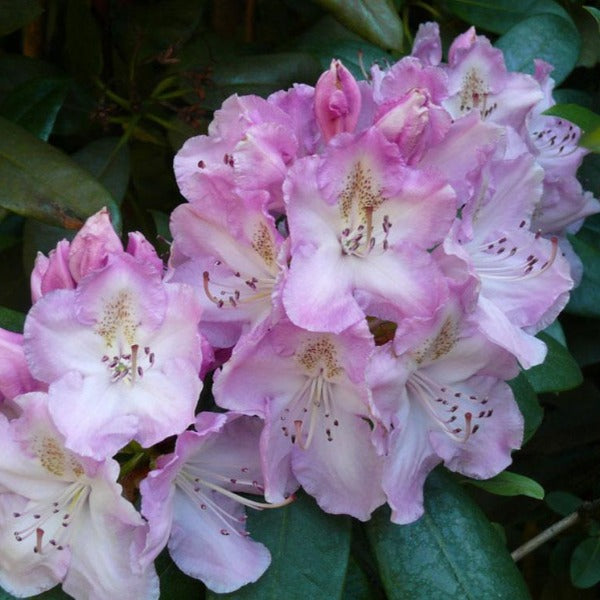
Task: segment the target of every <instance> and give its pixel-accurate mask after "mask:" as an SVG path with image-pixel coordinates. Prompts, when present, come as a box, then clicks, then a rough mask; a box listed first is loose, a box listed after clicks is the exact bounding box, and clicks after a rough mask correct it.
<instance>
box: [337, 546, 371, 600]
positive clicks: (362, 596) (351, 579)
mask: <svg viewBox="0 0 600 600" xmlns="http://www.w3.org/2000/svg"><path fill="white" fill-rule="evenodd" d="M340 597H341V598H343V599H344V600H373V590H372V589H371V585H370V584H369V579H368V578H367V575H366V574H365V572H364V571H363V570H362V569H361V568H360V565H359V564H358V562H357V561H356V559H355V558H354V557H353V556H352V555H350V558H349V559H348V570H347V571H346V581H345V582H344V591H343V592H342V595H341V596H340Z"/></svg>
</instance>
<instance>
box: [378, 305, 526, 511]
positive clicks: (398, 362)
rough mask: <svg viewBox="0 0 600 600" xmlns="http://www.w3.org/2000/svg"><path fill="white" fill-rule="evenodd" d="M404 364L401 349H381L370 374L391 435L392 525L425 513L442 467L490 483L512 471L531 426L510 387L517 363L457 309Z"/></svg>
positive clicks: (448, 311) (386, 482)
mask: <svg viewBox="0 0 600 600" xmlns="http://www.w3.org/2000/svg"><path fill="white" fill-rule="evenodd" d="M432 325H433V326H431V327H430V328H428V329H425V330H424V331H423V339H424V341H423V342H422V343H421V344H420V345H416V346H414V347H413V349H412V350H411V351H409V352H407V353H405V354H403V355H401V356H396V354H395V353H394V351H393V342H390V343H388V344H386V345H384V346H380V347H378V348H377V351H376V353H375V355H374V357H373V360H372V362H371V364H370V367H369V377H368V378H369V382H370V384H371V386H372V392H373V402H374V404H375V407H376V409H377V412H378V414H379V415H380V418H381V420H382V422H383V424H384V426H385V427H386V428H387V429H388V431H389V436H388V439H387V452H386V456H385V464H384V472H383V487H384V489H385V492H386V494H387V498H388V503H389V504H390V506H391V508H392V521H394V522H396V523H410V522H412V521H414V520H416V519H418V518H419V517H420V516H421V515H422V513H423V484H424V482H425V479H426V477H427V474H428V473H429V472H430V471H431V470H432V469H433V468H434V467H435V465H437V464H438V463H439V462H442V461H443V462H444V464H445V465H446V466H447V467H448V468H449V469H451V470H453V471H458V472H460V473H463V474H465V475H468V476H469V477H474V478H476V479H485V478H488V477H492V476H493V475H496V474H497V473H499V472H500V471H502V470H503V469H505V468H506V467H507V466H508V465H509V464H510V461H511V458H510V452H511V450H513V449H516V448H518V447H519V446H520V444H521V440H522V436H523V418H522V416H521V414H520V412H519V409H518V407H517V405H516V403H515V401H514V399H513V396H512V392H511V390H510V388H509V387H508V385H507V384H505V383H504V381H503V380H504V379H509V378H512V377H514V376H515V375H516V372H517V369H516V363H515V360H514V358H513V357H512V356H511V355H510V354H509V353H507V352H505V351H504V350H502V349H500V348H499V347H497V346H494V345H493V344H491V343H490V342H489V341H488V340H487V339H486V338H485V337H484V336H482V335H481V334H480V333H478V331H477V328H476V326H474V324H473V323H469V322H465V321H464V320H463V318H462V315H461V314H460V312H459V311H458V310H457V309H456V308H454V307H453V306H452V304H451V305H450V307H447V308H445V309H444V310H440V311H439V314H438V315H437V317H436V319H435V323H434V324H432Z"/></svg>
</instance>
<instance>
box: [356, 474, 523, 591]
mask: <svg viewBox="0 0 600 600" xmlns="http://www.w3.org/2000/svg"><path fill="white" fill-rule="evenodd" d="M389 514H390V513H389V510H388V509H387V508H383V509H379V510H378V511H377V512H376V513H375V515H374V517H373V518H372V519H371V521H370V522H369V523H367V525H366V527H367V531H368V533H369V538H370V541H371V544H372V546H373V549H374V551H375V554H376V556H377V562H378V564H379V570H380V574H381V579H382V581H383V585H384V587H385V590H386V593H387V595H388V598H389V599H390V600H447V599H448V598H462V599H465V600H480V599H481V598H495V599H497V600H501V599H504V600H522V599H526V598H529V594H528V592H527V588H526V587H525V583H524V582H523V579H522V577H521V575H520V573H519V571H518V570H517V568H516V566H515V564H514V562H513V561H512V559H511V557H510V554H509V553H508V551H507V550H506V548H505V547H504V545H503V544H502V541H501V539H500V536H498V534H497V533H496V531H495V530H494V528H493V527H492V525H491V524H490V522H489V521H488V519H487V518H486V517H485V515H484V514H483V513H482V511H481V509H480V508H479V507H478V506H477V505H476V504H475V503H474V502H473V501H472V500H471V498H469V496H468V495H467V493H466V492H465V491H464V490H463V489H461V486H460V485H458V484H457V483H456V482H455V481H454V480H453V479H452V478H451V477H450V476H449V475H448V474H447V473H444V472H443V471H440V470H436V471H434V472H433V473H432V474H431V475H430V476H429V478H428V479H427V483H426V485H425V515H424V516H423V517H422V518H421V519H419V520H418V521H417V522H416V523H412V524H410V525H395V524H393V523H391V522H390V521H389Z"/></svg>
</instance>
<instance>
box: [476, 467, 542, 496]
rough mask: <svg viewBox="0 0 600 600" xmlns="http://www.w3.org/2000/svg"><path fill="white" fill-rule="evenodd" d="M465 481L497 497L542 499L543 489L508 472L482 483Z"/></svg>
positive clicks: (533, 482) (537, 484) (535, 483)
mask: <svg viewBox="0 0 600 600" xmlns="http://www.w3.org/2000/svg"><path fill="white" fill-rule="evenodd" d="M465 481H466V482H468V483H470V484H471V485H474V486H475V487H478V488H481V489H482V490H485V491H486V492H489V493H490V494H497V495H498V496H529V497H530V498H535V499H536V500H543V499H544V493H545V492H544V488H543V487H542V486H541V485H540V484H539V483H538V482H537V481H534V480H533V479H530V478H529V477H525V475H519V474H518V473H511V472H510V471H502V473H498V475H496V476H495V477H492V478H491V479H486V480H482V481H479V480H477V479H466V480H465Z"/></svg>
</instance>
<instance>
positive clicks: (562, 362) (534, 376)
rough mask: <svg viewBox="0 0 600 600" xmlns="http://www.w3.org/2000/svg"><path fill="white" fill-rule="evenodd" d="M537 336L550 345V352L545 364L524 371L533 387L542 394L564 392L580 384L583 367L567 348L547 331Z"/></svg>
mask: <svg viewBox="0 0 600 600" xmlns="http://www.w3.org/2000/svg"><path fill="white" fill-rule="evenodd" d="M537 337H538V338H540V339H541V340H542V341H543V342H544V343H545V344H546V346H547V347H548V354H547V355H546V360H545V361H544V363H543V364H541V365H538V366H537V367H532V368H531V369H528V370H527V371H524V373H525V376H526V377H527V380H528V381H529V383H530V384H531V387H532V388H533V389H534V390H535V391H536V392H537V393H538V394H540V393H542V392H562V391H564V390H570V389H572V388H575V387H577V386H578V385H580V384H581V382H582V381H583V375H582V374H581V369H580V368H579V365H578V364H577V362H576V361H575V359H574V358H573V357H572V356H571V353H570V352H569V351H568V350H567V348H565V347H564V346H563V345H562V344H561V343H560V342H558V341H556V340H555V339H554V338H552V337H550V336H549V335H548V334H547V333H544V332H541V333H538V335H537Z"/></svg>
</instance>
